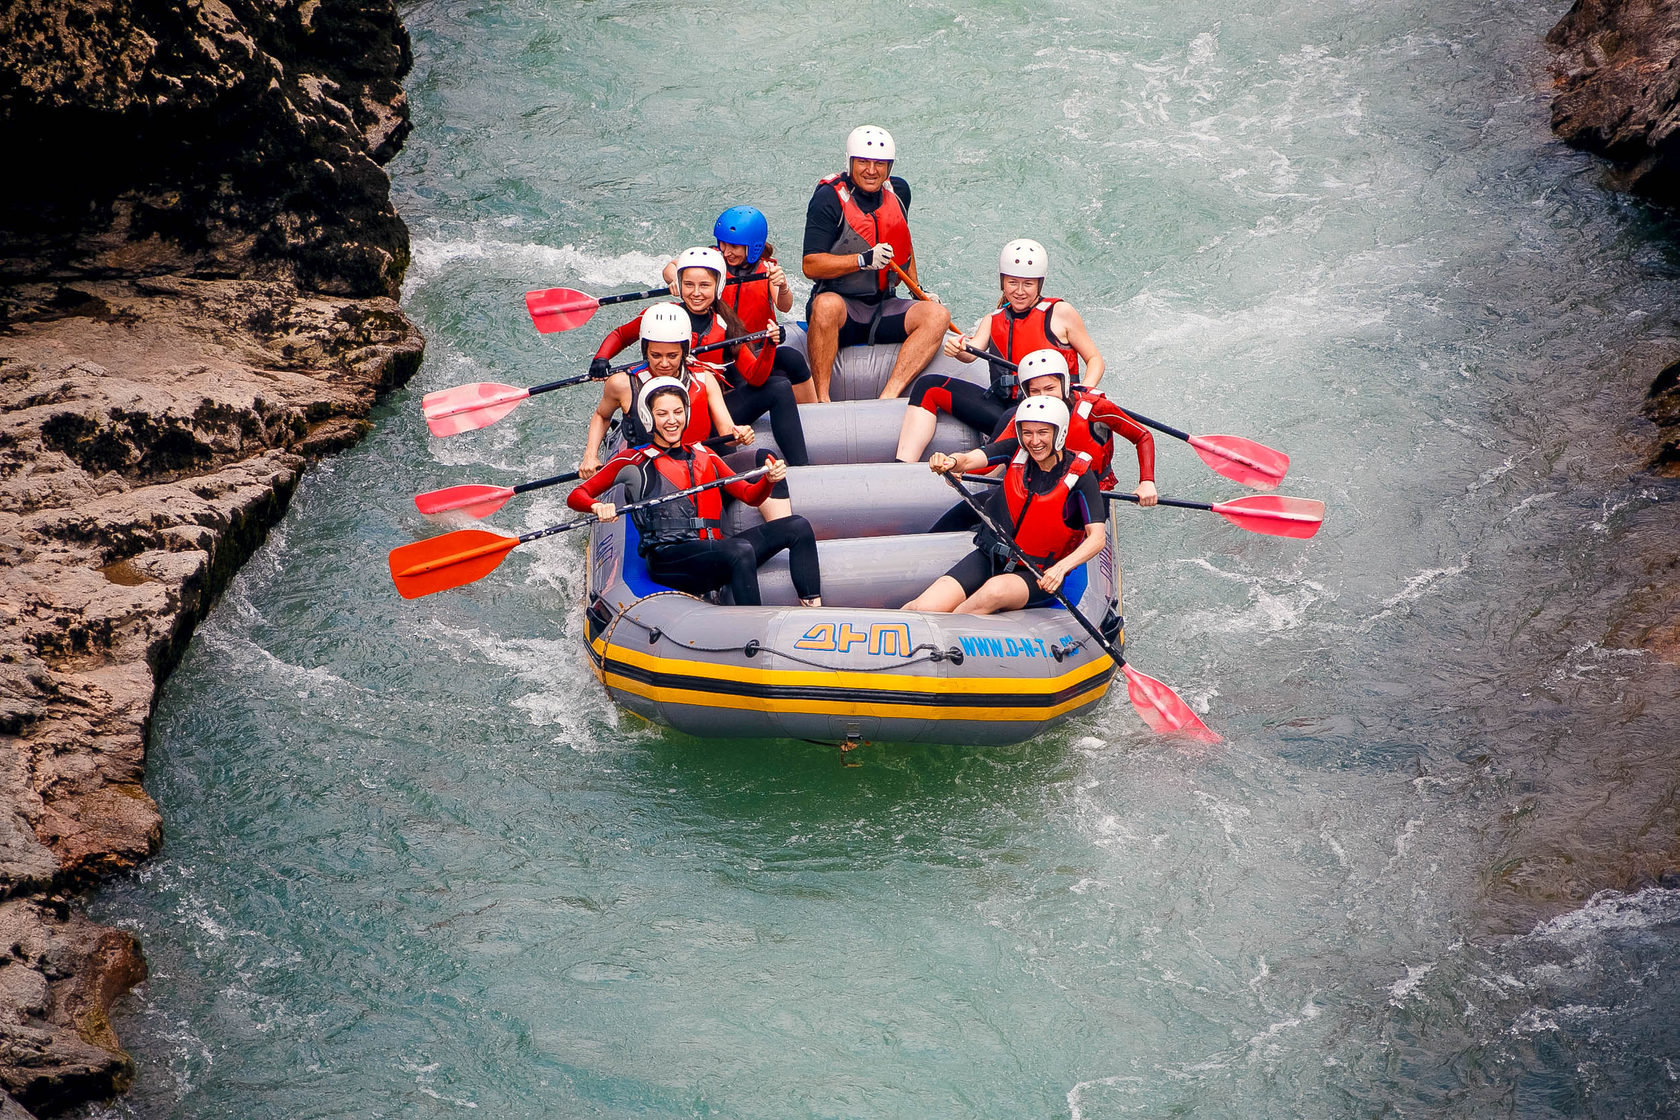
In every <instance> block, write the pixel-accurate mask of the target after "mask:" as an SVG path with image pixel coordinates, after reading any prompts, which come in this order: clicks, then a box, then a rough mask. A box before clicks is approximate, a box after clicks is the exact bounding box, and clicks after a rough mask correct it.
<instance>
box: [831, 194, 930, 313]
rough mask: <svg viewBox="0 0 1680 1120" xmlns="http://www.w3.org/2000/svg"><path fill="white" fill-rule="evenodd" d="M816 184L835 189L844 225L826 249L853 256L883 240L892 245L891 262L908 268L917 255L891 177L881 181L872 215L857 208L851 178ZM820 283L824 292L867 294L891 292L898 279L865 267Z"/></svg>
mask: <svg viewBox="0 0 1680 1120" xmlns="http://www.w3.org/2000/svg"><path fill="white" fill-rule="evenodd" d="M818 185H819V186H821V185H826V186H830V187H833V188H834V193H835V194H836V195H838V196H839V198H840V213H841V215H842V216H843V217H844V218H845V227H844V228H842V229H841V230H840V232H839V234H838V235H837V236H836V237H835V239H834V244H833V245H832V246H831V247H830V248H829V252H831V253H839V254H840V255H842V256H856V255H857V254H858V253H864V252H868V251H869V250H870V249H873V248H874V247H875V246H877V245H879V244H881V242H883V241H885V242H886V243H887V244H889V245H891V246H892V248H893V261H894V263H896V264H897V265H898V267H900V268H902V269H904V270H905V271H906V272H908V271H909V270H910V261H911V260H912V259H913V258H914V257H915V255H916V249H915V246H914V245H912V244H911V243H910V220H909V218H908V217H906V216H905V213H904V204H903V203H902V202H900V201H899V200H898V192H897V191H895V190H893V187H892V182H891V180H889V181H887V182H885V183H882V184H881V205H879V206H877V207H876V208H875V212H874V213H872V214H865V213H864V212H863V210H862V209H860V208H859V207H858V204H857V200H856V199H854V198H853V197H852V184H851V180H850V179H848V178H847V177H846V176H845V175H844V174H836V175H830V176H829V177H828V178H826V179H823V180H822V181H821V183H819V184H818ZM820 283H821V284H822V290H823V291H829V292H838V293H840V294H841V295H843V296H867V295H879V294H885V293H886V292H889V291H891V290H892V289H893V288H894V287H896V286H897V285H898V278H897V274H896V273H894V272H893V270H892V269H890V268H883V269H880V270H879V271H875V272H873V274H872V273H871V271H870V270H867V269H866V270H864V271H861V272H852V273H848V274H846V275H845V276H841V277H838V278H836V279H833V280H823V281H821V282H820Z"/></svg>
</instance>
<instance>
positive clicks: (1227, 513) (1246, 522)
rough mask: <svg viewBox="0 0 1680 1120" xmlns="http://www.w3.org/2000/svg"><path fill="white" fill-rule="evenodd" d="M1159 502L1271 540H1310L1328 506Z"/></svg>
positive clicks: (1132, 498) (982, 477)
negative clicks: (1198, 511) (1218, 518)
mask: <svg viewBox="0 0 1680 1120" xmlns="http://www.w3.org/2000/svg"><path fill="white" fill-rule="evenodd" d="M963 478H964V479H965V480H967V481H969V482H984V483H985V484H986V485H988V486H1001V485H1003V479H1001V478H993V477H992V476H991V475H987V474H965V475H963ZM1103 497H1105V498H1116V499H1119V500H1120V501H1122V502H1132V503H1134V504H1136V503H1139V502H1141V501H1142V499H1141V498H1139V497H1138V496H1137V495H1136V494H1131V493H1128V492H1126V491H1124V490H1104V491H1103ZM1155 501H1156V503H1157V504H1158V505H1163V506H1173V507H1175V508H1178V509H1204V510H1209V511H1211V512H1213V513H1217V514H1218V515H1219V516H1221V517H1223V518H1224V519H1225V520H1227V521H1229V522H1230V523H1231V524H1233V525H1235V526H1237V527H1238V528H1241V529H1247V530H1248V531H1249V532H1251V533H1264V534H1265V535H1267V536H1268V537H1295V538H1297V539H1299V540H1306V539H1307V538H1308V537H1311V536H1313V535H1314V534H1316V533H1317V532H1318V527H1319V526H1320V525H1322V524H1323V523H1324V503H1323V502H1321V501H1319V500H1318V499H1317V498H1288V497H1285V496H1284V495H1282V494H1245V495H1244V496H1243V497H1241V498H1236V499H1233V500H1232V501H1229V502H1213V503H1211V504H1210V503H1208V502H1192V501H1187V500H1185V499H1184V498H1156V499H1155Z"/></svg>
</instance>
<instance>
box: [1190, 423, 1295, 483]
mask: <svg viewBox="0 0 1680 1120" xmlns="http://www.w3.org/2000/svg"><path fill="white" fill-rule="evenodd" d="M1190 446H1191V447H1194V448H1195V449H1196V454H1197V455H1200V456H1201V458H1202V462H1204V463H1206V464H1207V465H1208V466H1209V467H1211V468H1212V469H1213V470H1215V471H1217V472H1218V473H1220V474H1222V475H1224V476H1225V477H1226V478H1228V479H1231V480H1232V481H1233V482H1240V483H1242V484H1243V485H1244V486H1252V487H1254V488H1255V489H1256V490H1271V489H1274V488H1275V487H1276V486H1277V484H1278V483H1280V482H1282V481H1283V476H1284V475H1286V474H1288V473H1289V456H1287V455H1285V454H1284V453H1283V452H1281V451H1277V450H1275V449H1273V448H1270V447H1267V446H1266V445H1265V444H1263V443H1255V442H1254V441H1253V440H1251V439H1244V438H1243V437H1242V436H1191V437H1190Z"/></svg>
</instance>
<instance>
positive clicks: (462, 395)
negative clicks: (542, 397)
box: [420, 381, 531, 436]
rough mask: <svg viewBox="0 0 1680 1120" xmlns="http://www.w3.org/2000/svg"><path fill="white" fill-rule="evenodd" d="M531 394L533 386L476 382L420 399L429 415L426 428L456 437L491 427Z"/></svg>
mask: <svg viewBox="0 0 1680 1120" xmlns="http://www.w3.org/2000/svg"><path fill="white" fill-rule="evenodd" d="M530 395H531V391H530V390H529V389H521V388H519V387H518V386H517V385H502V384H500V383H498V382H495V381H476V382H474V383H473V384H471V385H457V386H455V388H453V389H439V390H438V391H437V392H435V393H427V394H426V395H425V397H423V398H422V399H421V401H420V408H421V410H422V411H423V412H425V414H426V427H427V428H429V429H431V433H432V434H433V435H434V436H453V435H459V434H460V433H462V432H471V431H475V430H476V429H478V428H488V427H489V426H490V425H491V424H494V423H495V422H496V421H498V420H500V419H501V418H502V417H504V416H506V415H507V414H508V413H510V412H512V411H513V410H514V409H516V408H518V407H519V402H520V401H523V400H524V399H525V398H526V397H528V396H530Z"/></svg>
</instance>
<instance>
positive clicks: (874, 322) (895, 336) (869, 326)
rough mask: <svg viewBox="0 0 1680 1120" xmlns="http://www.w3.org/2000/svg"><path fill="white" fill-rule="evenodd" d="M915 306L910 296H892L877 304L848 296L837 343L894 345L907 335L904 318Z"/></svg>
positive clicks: (844, 344)
mask: <svg viewBox="0 0 1680 1120" xmlns="http://www.w3.org/2000/svg"><path fill="white" fill-rule="evenodd" d="M840 298H842V299H845V298H846V297H844V296H842V297H840ZM915 305H916V301H915V300H913V299H898V298H896V297H891V296H889V297H888V298H886V299H884V300H882V301H881V302H880V303H863V302H861V301H859V300H855V299H847V300H846V321H845V322H844V323H841V324H840V337H839V346H840V347H842V348H844V347H847V346H896V345H897V344H898V343H900V342H903V341H904V340H905V339H907V338H909V337H910V332H909V331H908V330H907V329H905V326H904V317H905V316H906V315H907V314H909V312H910V309H911V308H912V307H914V306H915ZM877 312H879V314H878V315H877Z"/></svg>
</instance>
